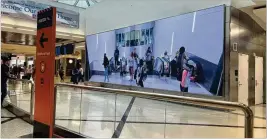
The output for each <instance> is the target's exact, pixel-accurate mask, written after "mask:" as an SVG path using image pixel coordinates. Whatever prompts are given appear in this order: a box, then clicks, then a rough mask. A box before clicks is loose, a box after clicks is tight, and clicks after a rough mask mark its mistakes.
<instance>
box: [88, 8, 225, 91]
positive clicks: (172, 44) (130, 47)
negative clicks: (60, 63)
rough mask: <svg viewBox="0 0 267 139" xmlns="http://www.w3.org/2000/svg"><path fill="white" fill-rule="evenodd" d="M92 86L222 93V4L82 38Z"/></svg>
mask: <svg viewBox="0 0 267 139" xmlns="http://www.w3.org/2000/svg"><path fill="white" fill-rule="evenodd" d="M86 45H87V46H86V47H87V49H86V50H87V54H88V65H89V69H87V70H89V72H90V74H89V75H90V77H89V81H92V82H109V83H113V84H121V85H130V86H139V87H145V88H153V89H163V90H172V91H182V92H189V93H196V94H204V95H222V89H221V88H222V86H223V85H222V77H223V51H224V6H217V7H213V8H209V9H204V10H200V11H196V12H193V13H188V14H183V15H179V16H174V17H170V18H165V19H161V20H156V21H152V22H148V23H144V24H138V25H133V26H129V27H125V28H121V29H116V30H111V31H107V32H103V33H99V34H94V35H89V36H87V37H86Z"/></svg>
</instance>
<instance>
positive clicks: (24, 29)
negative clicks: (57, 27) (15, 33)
mask: <svg viewBox="0 0 267 139" xmlns="http://www.w3.org/2000/svg"><path fill="white" fill-rule="evenodd" d="M17 30H23V31H34V30H33V29H26V28H17Z"/></svg>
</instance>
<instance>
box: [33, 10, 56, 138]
mask: <svg viewBox="0 0 267 139" xmlns="http://www.w3.org/2000/svg"><path fill="white" fill-rule="evenodd" d="M55 45H56V8H47V9H44V10H42V11H39V12H38V19H37V37H36V63H35V64H36V76H35V104H34V105H35V106H34V123H33V125H34V130H33V137H35V138H48V137H52V132H53V125H54V124H53V123H54V103H55V100H54V97H55V96H54V93H55V92H54V73H55Z"/></svg>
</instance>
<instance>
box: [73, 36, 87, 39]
mask: <svg viewBox="0 0 267 139" xmlns="http://www.w3.org/2000/svg"><path fill="white" fill-rule="evenodd" d="M72 37H74V38H82V39H84V37H83V36H72Z"/></svg>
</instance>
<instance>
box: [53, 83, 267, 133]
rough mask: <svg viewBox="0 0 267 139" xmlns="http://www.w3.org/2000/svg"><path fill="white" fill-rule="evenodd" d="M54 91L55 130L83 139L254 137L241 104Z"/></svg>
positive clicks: (94, 90) (83, 89)
mask: <svg viewBox="0 0 267 139" xmlns="http://www.w3.org/2000/svg"><path fill="white" fill-rule="evenodd" d="M55 90H56V93H55V95H56V108H55V127H56V128H61V129H65V130H68V131H70V132H72V133H73V134H79V135H81V136H83V137H92V138H111V137H112V138H180V137H190V138H196V137H197V138H202V137H203V138H206V137H212V138H224V137H227V138H232V137H234V138H236V137H241V138H242V137H253V130H254V129H253V125H254V118H253V112H252V111H251V109H250V108H249V107H247V106H245V105H243V104H240V103H234V102H228V101H218V100H208V99H201V98H191V97H184V96H174V95H163V94H156V93H148V92H139V91H129V90H120V89H110V88H102V87H93V86H77V85H70V84H57V85H56V89H55ZM234 110H239V111H240V110H241V111H242V112H243V114H236V113H234V112H233V111H234ZM244 119H245V120H244ZM263 124H264V123H263ZM262 126H266V124H264V125H262ZM55 134H57V133H55ZM59 136H60V135H59ZM257 136H258V135H257Z"/></svg>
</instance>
